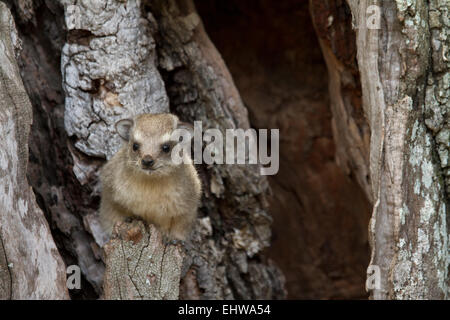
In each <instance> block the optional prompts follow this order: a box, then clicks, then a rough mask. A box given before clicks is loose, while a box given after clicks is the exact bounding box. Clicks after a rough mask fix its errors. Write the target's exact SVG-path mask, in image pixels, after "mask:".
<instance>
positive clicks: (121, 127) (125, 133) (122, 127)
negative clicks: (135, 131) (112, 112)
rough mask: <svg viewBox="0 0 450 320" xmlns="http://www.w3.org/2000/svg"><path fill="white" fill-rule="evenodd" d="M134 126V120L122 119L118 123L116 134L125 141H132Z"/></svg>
mask: <svg viewBox="0 0 450 320" xmlns="http://www.w3.org/2000/svg"><path fill="white" fill-rule="evenodd" d="M133 125H134V121H133V120H132V119H122V120H119V121H117V122H116V125H115V127H116V132H117V133H118V134H119V136H120V137H121V138H122V139H123V140H125V141H128V140H130V130H131V127H132V126H133Z"/></svg>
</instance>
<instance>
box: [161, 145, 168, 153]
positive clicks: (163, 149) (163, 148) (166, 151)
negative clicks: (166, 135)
mask: <svg viewBox="0 0 450 320" xmlns="http://www.w3.org/2000/svg"><path fill="white" fill-rule="evenodd" d="M161 149H162V151H164V152H165V153H168V152H169V151H170V145H168V144H167V143H165V144H163V145H162V146H161Z"/></svg>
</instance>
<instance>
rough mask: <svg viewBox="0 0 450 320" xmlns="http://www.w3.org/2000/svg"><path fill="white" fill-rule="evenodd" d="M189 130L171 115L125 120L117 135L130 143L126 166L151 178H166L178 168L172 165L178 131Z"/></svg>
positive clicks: (119, 126)
mask: <svg viewBox="0 0 450 320" xmlns="http://www.w3.org/2000/svg"><path fill="white" fill-rule="evenodd" d="M178 128H183V129H188V128H189V125H186V124H184V123H182V122H180V121H179V120H178V117H177V116H175V115H172V114H169V113H161V114H143V115H140V116H138V117H136V118H135V119H134V120H132V119H123V120H120V121H118V122H117V123H116V130H117V133H118V134H119V135H120V136H121V137H122V138H123V139H124V140H126V141H127V142H128V143H127V146H126V148H127V150H126V152H127V157H128V159H127V160H128V161H127V164H128V165H129V166H130V167H132V168H133V169H136V170H138V171H141V172H143V173H146V174H148V175H164V174H170V172H171V171H172V170H173V169H174V168H175V167H176V164H175V163H174V162H173V161H172V157H171V153H172V148H173V146H174V145H175V144H176V142H175V141H171V135H172V132H173V131H174V130H175V129H178Z"/></svg>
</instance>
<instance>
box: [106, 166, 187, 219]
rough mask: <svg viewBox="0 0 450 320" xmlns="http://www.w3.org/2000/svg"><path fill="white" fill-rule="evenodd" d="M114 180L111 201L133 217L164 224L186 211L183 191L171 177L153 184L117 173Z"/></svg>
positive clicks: (146, 180)
mask: <svg viewBox="0 0 450 320" xmlns="http://www.w3.org/2000/svg"><path fill="white" fill-rule="evenodd" d="M115 179H116V183H115V184H114V185H115V186H116V188H115V190H114V195H113V198H114V200H115V201H116V202H118V203H120V204H121V205H122V206H123V207H125V208H126V209H127V210H128V211H130V212H131V213H133V214H134V215H136V216H140V217H142V218H144V219H145V220H147V221H151V222H153V223H157V224H160V225H165V224H168V223H170V220H171V219H172V218H173V217H175V216H177V215H180V214H183V213H184V211H185V208H184V207H185V203H186V200H185V199H184V198H185V193H184V190H183V188H182V186H181V184H180V183H178V181H177V180H176V179H174V178H173V177H167V178H162V179H158V180H156V181H152V180H150V179H145V178H144V179H142V178H137V177H135V176H130V175H126V174H119V175H117V176H116V177H115Z"/></svg>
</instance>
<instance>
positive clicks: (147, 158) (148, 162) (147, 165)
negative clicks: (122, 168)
mask: <svg viewBox="0 0 450 320" xmlns="http://www.w3.org/2000/svg"><path fill="white" fill-rule="evenodd" d="M141 162H142V166H143V167H145V168H150V167H151V166H153V164H154V163H155V161H154V160H153V159H152V157H150V156H145V157H143V158H142V161H141Z"/></svg>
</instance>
